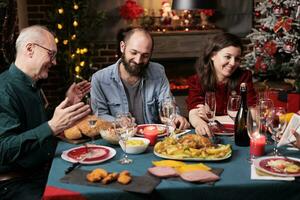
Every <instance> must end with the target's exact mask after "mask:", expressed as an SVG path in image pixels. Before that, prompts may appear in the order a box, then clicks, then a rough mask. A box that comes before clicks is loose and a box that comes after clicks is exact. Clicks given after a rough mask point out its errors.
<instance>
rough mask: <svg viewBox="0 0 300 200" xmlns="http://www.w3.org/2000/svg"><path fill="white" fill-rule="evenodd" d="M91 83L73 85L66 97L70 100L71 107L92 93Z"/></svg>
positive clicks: (84, 82) (82, 82)
mask: <svg viewBox="0 0 300 200" xmlns="http://www.w3.org/2000/svg"><path fill="white" fill-rule="evenodd" d="M90 89H91V83H90V82H88V81H86V80H84V81H81V82H79V83H73V84H72V85H71V86H70V87H69V89H68V91H67V93H66V96H67V97H68V99H69V105H74V104H76V103H78V102H80V101H81V100H82V98H83V97H84V96H85V95H86V94H87V93H89V92H90Z"/></svg>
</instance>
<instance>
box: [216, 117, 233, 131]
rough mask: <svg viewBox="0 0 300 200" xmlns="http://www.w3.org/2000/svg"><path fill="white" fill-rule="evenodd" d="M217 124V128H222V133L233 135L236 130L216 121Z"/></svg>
mask: <svg viewBox="0 0 300 200" xmlns="http://www.w3.org/2000/svg"><path fill="white" fill-rule="evenodd" d="M215 123H216V124H217V126H218V127H219V128H220V131H222V132H226V133H231V132H233V131H234V130H232V129H229V128H226V127H225V126H224V125H223V124H222V123H221V122H220V121H219V120H215Z"/></svg>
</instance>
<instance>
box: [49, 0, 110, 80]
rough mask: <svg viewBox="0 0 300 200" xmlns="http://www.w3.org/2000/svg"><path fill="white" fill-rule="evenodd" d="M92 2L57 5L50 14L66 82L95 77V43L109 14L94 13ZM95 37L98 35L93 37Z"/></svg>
mask: <svg viewBox="0 0 300 200" xmlns="http://www.w3.org/2000/svg"><path fill="white" fill-rule="evenodd" d="M89 2H90V1H89V0H75V1H64V0H59V1H53V10H52V11H51V12H50V13H49V17H50V21H51V26H52V27H51V29H52V30H54V32H55V36H56V37H55V41H56V43H57V48H58V54H57V61H58V63H59V65H61V66H64V69H65V71H64V72H63V73H64V75H65V76H66V81H68V82H73V81H74V80H75V81H77V80H78V79H88V78H89V77H90V75H91V74H92V70H91V69H92V61H91V55H92V50H93V49H92V43H93V39H95V32H96V30H98V29H99V28H100V27H101V25H102V22H103V20H104V19H105V13H104V12H102V11H97V13H93V12H91V8H89ZM93 34H94V35H93Z"/></svg>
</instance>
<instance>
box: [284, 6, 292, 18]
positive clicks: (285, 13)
mask: <svg viewBox="0 0 300 200" xmlns="http://www.w3.org/2000/svg"><path fill="white" fill-rule="evenodd" d="M290 14H291V10H290V9H289V8H284V9H283V15H285V16H289V15H290Z"/></svg>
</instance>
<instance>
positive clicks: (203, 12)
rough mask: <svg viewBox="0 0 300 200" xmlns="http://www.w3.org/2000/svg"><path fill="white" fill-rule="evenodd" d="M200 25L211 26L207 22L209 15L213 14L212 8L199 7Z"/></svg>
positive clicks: (203, 26)
mask: <svg viewBox="0 0 300 200" xmlns="http://www.w3.org/2000/svg"><path fill="white" fill-rule="evenodd" d="M199 13H200V26H201V27H202V28H205V27H208V26H213V25H212V24H211V23H210V22H209V17H211V16H213V15H214V14H215V10H214V9H200V11H199Z"/></svg>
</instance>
